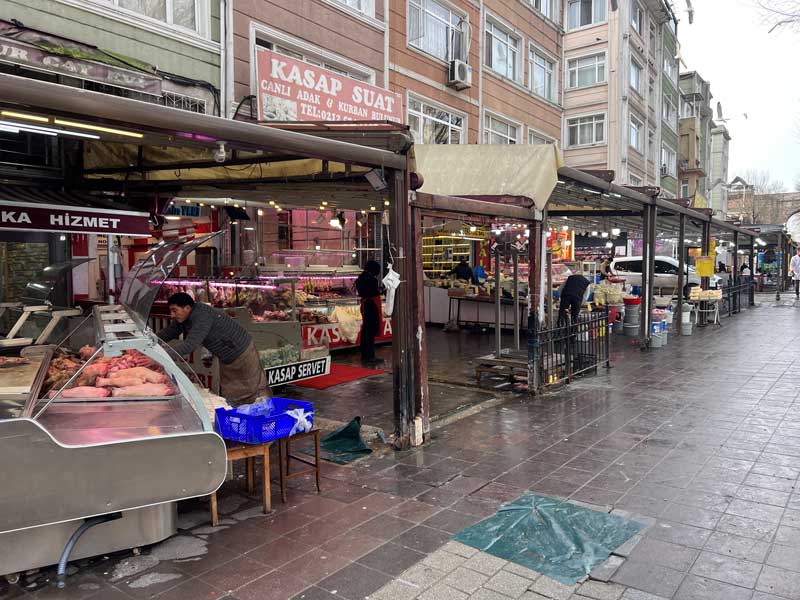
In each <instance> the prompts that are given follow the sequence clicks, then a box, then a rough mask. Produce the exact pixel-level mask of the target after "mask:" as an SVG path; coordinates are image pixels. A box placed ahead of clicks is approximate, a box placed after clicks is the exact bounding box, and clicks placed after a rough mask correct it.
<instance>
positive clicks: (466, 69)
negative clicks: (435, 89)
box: [447, 59, 472, 90]
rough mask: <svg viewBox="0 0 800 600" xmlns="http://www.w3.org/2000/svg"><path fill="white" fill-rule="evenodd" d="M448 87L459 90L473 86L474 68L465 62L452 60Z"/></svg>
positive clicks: (448, 75) (448, 73) (448, 74)
mask: <svg viewBox="0 0 800 600" xmlns="http://www.w3.org/2000/svg"><path fill="white" fill-rule="evenodd" d="M447 85H449V86H450V87H453V88H456V89H457V90H465V89H467V88H468V87H471V86H472V67H470V66H469V64H467V63H465V62H464V61H463V60H458V59H455V60H451V61H450V65H449V68H448V69H447Z"/></svg>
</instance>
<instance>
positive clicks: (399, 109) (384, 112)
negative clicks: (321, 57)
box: [256, 48, 403, 123]
mask: <svg viewBox="0 0 800 600" xmlns="http://www.w3.org/2000/svg"><path fill="white" fill-rule="evenodd" d="M256 71H257V78H258V113H259V116H260V118H261V119H263V120H267V121H395V122H397V123H402V122H403V106H402V100H401V97H400V94H397V93H394V92H390V91H389V90H385V89H383V88H379V87H375V86H374V85H369V84H366V83H363V82H361V81H357V80H355V79H351V78H350V77H345V76H343V75H341V74H339V73H336V72H335V71H331V70H329V69H324V68H322V67H317V66H314V65H310V64H308V63H304V62H302V61H299V60H295V59H294V58H290V57H288V56H284V55H282V54H278V53H276V52H272V51H271V50H267V49H265V48H259V49H258V52H257V54H256Z"/></svg>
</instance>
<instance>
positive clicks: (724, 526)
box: [717, 514, 778, 542]
mask: <svg viewBox="0 0 800 600" xmlns="http://www.w3.org/2000/svg"><path fill="white" fill-rule="evenodd" d="M777 528H778V526H777V524H775V523H770V522H769V521H758V520H756V519H747V518H745V517H737V516H736V515H728V514H726V515H723V516H722V518H721V519H720V520H719V523H717V531H721V532H723V533H732V534H734V535H742V536H744V537H749V538H753V539H755V540H761V541H767V542H768V541H770V540H771V539H772V537H773V536H774V535H775V531H776V530H777Z"/></svg>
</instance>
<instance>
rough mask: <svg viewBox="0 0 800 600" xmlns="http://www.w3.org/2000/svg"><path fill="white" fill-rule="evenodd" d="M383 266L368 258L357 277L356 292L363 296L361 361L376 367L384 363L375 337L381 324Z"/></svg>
mask: <svg viewBox="0 0 800 600" xmlns="http://www.w3.org/2000/svg"><path fill="white" fill-rule="evenodd" d="M380 276H381V266H380V265H379V264H378V263H377V262H375V261H374V260H368V261H367V263H366V264H365V265H364V270H363V271H362V272H361V275H359V276H358V278H357V279H356V292H357V293H358V295H359V296H360V297H361V319H362V321H361V342H360V348H361V363H362V364H363V365H365V366H370V367H374V366H376V365H378V364H381V363H383V359H381V358H377V357H376V356H375V337H376V336H377V335H378V328H379V327H380V324H381V282H380Z"/></svg>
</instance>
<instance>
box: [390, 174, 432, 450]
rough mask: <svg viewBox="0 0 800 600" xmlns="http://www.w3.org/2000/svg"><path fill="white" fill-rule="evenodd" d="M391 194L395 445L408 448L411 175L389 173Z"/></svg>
mask: <svg viewBox="0 0 800 600" xmlns="http://www.w3.org/2000/svg"><path fill="white" fill-rule="evenodd" d="M387 175H388V180H389V181H390V187H389V190H390V192H391V207H392V210H391V240H390V243H391V245H392V254H393V257H394V263H393V265H392V266H393V268H394V270H395V271H397V273H398V274H399V275H400V281H401V283H400V286H399V287H398V288H397V291H396V297H395V303H394V313H393V314H392V367H393V369H392V379H393V384H394V385H393V393H394V424H395V445H396V446H397V447H398V448H408V447H409V446H410V445H411V443H412V432H413V425H414V419H415V416H416V415H415V411H414V389H415V387H416V386H415V385H414V363H413V348H414V345H413V343H412V341H411V340H412V337H413V333H412V327H411V306H412V299H413V297H414V290H412V289H411V288H412V286H413V280H414V277H413V275H412V272H411V271H412V270H411V268H410V267H411V265H410V264H409V256H408V250H409V249H410V244H411V239H410V236H409V232H410V220H411V219H410V205H409V202H408V174H407V172H403V171H396V170H391V171H388V172H387ZM423 343H424V342H423Z"/></svg>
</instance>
